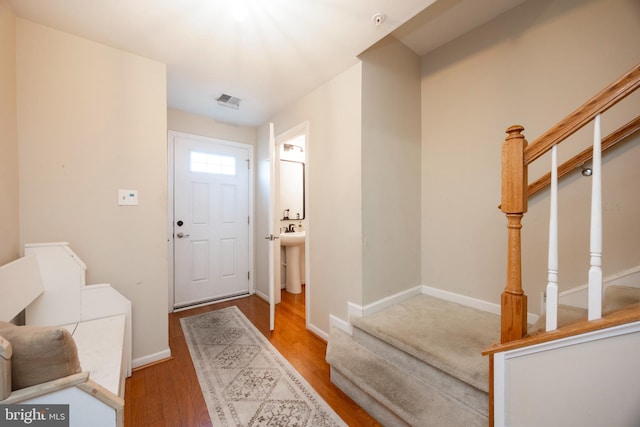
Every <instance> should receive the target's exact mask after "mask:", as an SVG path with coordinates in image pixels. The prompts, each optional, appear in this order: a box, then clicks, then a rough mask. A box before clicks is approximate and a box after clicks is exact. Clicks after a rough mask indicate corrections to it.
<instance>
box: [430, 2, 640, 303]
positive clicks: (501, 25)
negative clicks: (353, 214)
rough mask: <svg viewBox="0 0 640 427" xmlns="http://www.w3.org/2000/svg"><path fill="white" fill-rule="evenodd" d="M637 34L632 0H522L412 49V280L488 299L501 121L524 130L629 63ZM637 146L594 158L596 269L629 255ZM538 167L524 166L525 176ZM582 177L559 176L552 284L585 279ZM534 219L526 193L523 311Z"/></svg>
mask: <svg viewBox="0 0 640 427" xmlns="http://www.w3.org/2000/svg"><path fill="white" fill-rule="evenodd" d="M638 40H640V3H638V2H637V1H635V0H582V1H579V0H562V1H560V0H558V1H529V2H527V3H525V4H523V5H522V6H519V7H518V8H516V9H513V10H512V11H510V12H508V13H506V14H504V15H502V16H500V17H498V18H497V19H495V20H493V21H491V22H489V23H488V24H486V25H484V26H482V27H480V28H478V29H476V30H474V31H472V32H470V33H468V34H466V35H465V36H463V37H461V38H460V39H458V40H455V41H453V42H451V43H449V44H448V45H445V46H443V47H442V48H440V49H438V50H436V51H434V52H432V53H430V54H428V55H426V56H425V57H423V58H422V278H423V282H424V284H426V285H430V286H434V287H438V288H443V289H446V290H448V291H451V292H456V293H460V294H464V295H470V296H472V297H476V298H480V299H483V300H489V301H493V302H498V301H499V295H500V293H501V291H502V289H503V288H504V285H505V276H506V272H505V271H506V270H505V266H506V219H505V218H504V216H503V215H502V214H501V213H500V212H499V211H498V209H497V206H498V204H499V202H500V146H501V143H502V141H503V140H504V133H503V132H504V130H505V129H506V128H507V127H508V126H510V125H512V124H521V125H524V126H525V128H526V131H525V134H526V136H527V138H528V139H529V140H530V141H532V140H533V139H535V137H537V136H538V135H540V134H541V133H542V132H543V131H545V130H546V129H548V128H549V127H551V126H552V125H553V124H554V123H556V122H557V121H558V120H560V119H561V118H562V117H564V116H565V115H567V114H568V113H570V112H571V111H573V110H574V109H575V108H577V107H578V106H579V105H581V104H582V103H583V102H585V101H586V100H587V99H588V98H589V97H591V96H592V95H594V94H595V93H596V92H597V91H599V90H600V89H601V88H603V87H604V86H605V85H606V84H608V83H610V82H611V81H613V80H614V79H615V78H617V77H618V76H620V75H621V74H623V73H624V72H626V71H627V70H629V69H630V68H631V67H632V66H633V65H635V64H637V63H639V62H640V49H638ZM638 99H639V98H638V97H635V98H634V99H632V100H629V101H628V102H626V103H625V105H624V106H621V108H619V109H617V110H616V111H611V112H610V113H607V114H605V116H604V118H603V123H604V124H603V126H604V128H605V132H610V131H612V130H613V129H615V128H616V127H617V126H619V125H620V124H622V123H623V122H626V121H627V120H629V119H631V113H632V112H635V114H637V112H638V111H640V108H639V107H640V102H639V100H638ZM589 132H592V127H591V126H589V129H588V130H587V131H585V132H582V133H581V134H580V136H579V137H578V138H575V139H574V142H571V143H567V145H565V144H563V146H561V147H560V157H561V158H562V159H566V158H568V157H570V155H572V154H573V153H575V152H577V151H579V149H580V148H582V146H584V145H585V144H587V143H589V142H590V141H591V138H592V136H590V135H589ZM569 144H570V145H571V147H569ZM639 144H640V138H638V137H636V138H635V139H634V140H633V141H630V142H628V143H627V144H626V146H625V148H623V149H621V150H617V151H616V152H615V153H610V154H606V155H605V158H604V164H605V165H604V169H605V170H604V174H605V175H604V178H603V188H604V190H603V191H604V208H603V210H604V220H605V231H604V250H605V254H604V258H603V260H604V261H603V262H604V265H603V269H604V274H605V276H606V275H608V274H612V273H615V272H618V271H621V270H624V269H627V268H630V267H632V266H635V265H638V264H639V262H638V257H637V254H638V253H640V221H638V218H640V199H639V198H638V197H637V183H638V182H640V168H638V167H637V165H638V164H640V146H639ZM570 151H571V152H570ZM623 154H624V155H623ZM544 162H545V164H548V163H547V161H546V160H544ZM545 167H546V165H535V166H534V167H532V169H531V171H530V178H531V180H533V179H535V178H537V177H538V176H540V175H542V173H543V168H545ZM590 183H591V181H590V180H589V179H588V178H583V177H581V176H580V175H579V174H574V175H573V176H572V177H571V178H569V179H567V180H565V181H564V183H563V184H562V185H561V189H560V193H561V194H560V197H561V199H560V227H561V228H560V233H561V234H560V238H561V242H560V281H561V283H560V289H561V290H563V289H567V288H570V287H574V286H578V285H582V284H584V283H586V277H587V271H586V269H587V268H588V262H589V255H588V237H587V232H588V231H587V228H588V225H587V224H588V222H589V215H588V212H589V199H588V197H589V196H588V191H589V186H590ZM546 218H548V202H547V201H546V197H542V196H535V197H533V198H532V199H531V200H530V205H529V213H528V214H527V215H526V216H525V219H524V221H523V224H524V229H523V240H524V243H523V251H524V254H523V256H524V257H525V262H524V265H523V273H524V274H523V276H524V282H525V283H524V286H525V289H526V292H527V293H528V294H529V298H530V303H529V310H530V311H533V312H536V311H538V310H539V304H540V297H539V294H540V292H541V291H542V290H543V288H544V286H545V284H546V257H547V255H546V245H547V235H548V231H547V227H548V225H547V224H548V222H547V219H546Z"/></svg>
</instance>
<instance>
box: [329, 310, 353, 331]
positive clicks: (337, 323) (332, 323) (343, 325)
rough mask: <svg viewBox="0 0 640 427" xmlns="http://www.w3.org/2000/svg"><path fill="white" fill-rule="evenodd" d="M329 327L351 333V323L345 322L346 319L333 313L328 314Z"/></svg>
mask: <svg viewBox="0 0 640 427" xmlns="http://www.w3.org/2000/svg"><path fill="white" fill-rule="evenodd" d="M329 327H330V328H338V329H340V330H341V331H342V332H345V333H347V334H349V335H353V326H351V323H350V322H347V321H346V320H342V319H341V318H339V317H337V316H334V315H333V314H330V315H329Z"/></svg>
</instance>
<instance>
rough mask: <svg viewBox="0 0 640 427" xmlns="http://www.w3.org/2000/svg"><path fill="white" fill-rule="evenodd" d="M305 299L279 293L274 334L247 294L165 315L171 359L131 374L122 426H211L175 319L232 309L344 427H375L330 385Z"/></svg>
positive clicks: (262, 309)
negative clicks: (307, 321)
mask: <svg viewBox="0 0 640 427" xmlns="http://www.w3.org/2000/svg"><path fill="white" fill-rule="evenodd" d="M304 304H305V297H304V287H303V293H301V294H298V295H293V294H290V293H288V292H286V291H283V292H282V302H281V303H280V304H278V305H276V330H275V331H274V332H273V333H272V332H271V331H269V305H268V304H267V303H266V302H265V301H264V300H263V299H261V298H260V297H257V296H255V295H252V296H250V297H246V298H241V299H237V300H233V301H226V302H221V303H217V304H212V305H208V306H206V307H198V308H194V309H190V310H186V311H182V312H178V313H171V314H169V346H170V348H171V354H172V359H170V360H167V361H164V362H161V363H157V364H154V365H151V366H147V367H143V368H140V369H137V370H135V371H134V372H133V375H132V376H131V377H130V378H128V379H127V382H126V388H125V410H124V425H125V427H200V426H212V424H211V420H210V418H209V413H208V411H207V406H206V404H205V401H204V398H203V397H202V392H201V391H200V385H199V384H198V378H197V377H196V372H195V370H194V368H193V363H192V362H191V356H190V355H189V349H188V348H187V344H186V341H185V339H184V335H183V334H182V328H181V327H180V318H181V317H186V316H191V315H194V314H199V313H204V312H207V311H211V310H216V309H218V308H223V307H228V306H231V305H235V306H237V307H238V308H239V309H240V310H241V311H242V312H243V313H244V314H245V316H247V318H248V319H249V320H250V321H251V322H252V323H253V324H254V325H255V326H256V328H258V330H260V332H262V334H263V335H264V336H265V337H267V339H268V340H269V341H271V343H272V344H273V346H274V347H275V348H277V349H278V351H279V352H280V353H281V354H282V355H283V356H284V357H285V358H287V360H289V362H290V363H291V365H293V366H294V367H295V368H296V369H297V370H298V372H300V374H301V375H302V376H303V377H304V378H305V379H306V380H307V381H308V382H309V384H311V386H312V387H313V388H314V389H315V390H316V392H318V394H319V395H320V396H321V397H322V398H323V399H324V400H325V401H326V402H327V403H328V404H329V405H330V406H331V407H332V408H333V409H334V411H336V413H337V414H338V415H340V417H341V418H342V419H343V420H344V421H345V423H347V424H348V425H349V426H380V425H381V424H379V423H378V422H376V420H375V419H373V418H372V417H371V416H370V415H369V414H367V413H366V412H365V411H364V410H363V409H362V408H360V407H359V406H358V405H357V404H356V403H355V402H354V401H353V400H351V399H350V398H349V397H348V396H347V395H345V394H344V393H343V392H342V391H341V390H340V389H338V388H337V387H335V386H334V385H333V384H331V381H330V379H329V365H328V364H327V363H326V362H325V359H324V358H325V353H326V349H327V344H326V342H325V341H324V340H322V339H320V338H319V337H317V336H316V335H314V334H312V333H311V332H309V331H308V330H306V328H305V305H304Z"/></svg>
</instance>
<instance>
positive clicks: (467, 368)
mask: <svg viewBox="0 0 640 427" xmlns="http://www.w3.org/2000/svg"><path fill="white" fill-rule="evenodd" d="M639 302H640V288H639V287H630V286H617V285H611V286H609V287H607V289H606V291H605V294H604V299H603V312H604V314H605V315H607V314H609V313H612V312H615V311H617V310H620V309H623V308H625V307H628V306H629V305H631V304H637V303H639ZM586 317H587V310H586V309H582V308H577V307H572V306H566V305H564V306H563V305H560V306H559V308H558V325H559V326H563V325H567V324H570V323H574V322H576V321H580V320H585V319H586ZM544 322H545V319H544V316H541V317H540V319H539V320H538V322H537V323H536V324H535V325H534V326H533V327H531V328H530V330H529V333H535V332H538V331H540V330H541V329H542V330H544ZM352 325H353V335H349V334H347V333H345V332H343V331H341V330H339V329H337V328H333V329H332V330H331V332H330V335H329V343H328V347H327V357H326V358H327V362H328V363H329V364H330V365H331V381H332V382H333V383H334V384H335V385H337V386H338V387H339V388H340V389H341V390H342V391H344V392H345V393H346V394H347V395H349V396H350V397H351V398H352V399H353V400H354V401H356V402H357V403H358V404H359V405H360V406H361V407H362V408H363V409H365V410H366V411H367V412H368V413H369V414H371V415H372V416H373V417H374V418H376V419H377V420H378V421H379V422H380V423H381V424H383V425H385V426H387V427H390V426H420V427H427V426H437V427H458V426H464V427H471V426H486V425H487V424H488V403H489V398H488V391H489V390H488V384H489V381H488V372H489V370H488V359H487V358H486V357H483V356H482V355H481V353H482V351H483V350H486V349H487V348H488V347H490V345H491V344H492V343H494V342H496V341H497V340H498V339H499V337H500V318H499V316H497V315H494V314H491V313H487V312H485V311H480V310H476V309H473V308H470V307H467V306H463V305H459V304H455V303H452V302H449V301H445V300H441V299H438V298H434V297H431V296H427V295H419V296H416V297H413V298H410V299H408V300H406V301H403V302H401V303H399V304H396V305H394V306H392V307H389V308H387V309H385V310H382V311H380V312H378V313H376V314H374V315H372V316H368V317H363V318H355V319H352Z"/></svg>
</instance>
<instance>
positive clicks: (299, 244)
mask: <svg viewBox="0 0 640 427" xmlns="http://www.w3.org/2000/svg"><path fill="white" fill-rule="evenodd" d="M306 237H307V233H306V232H305V231H294V232H290V233H281V234H280V245H281V246H284V250H285V257H286V258H287V274H286V279H285V283H286V289H287V292H291V293H292V294H299V293H300V292H302V280H301V277H300V251H301V250H303V249H302V248H304V241H305V238H306Z"/></svg>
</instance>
